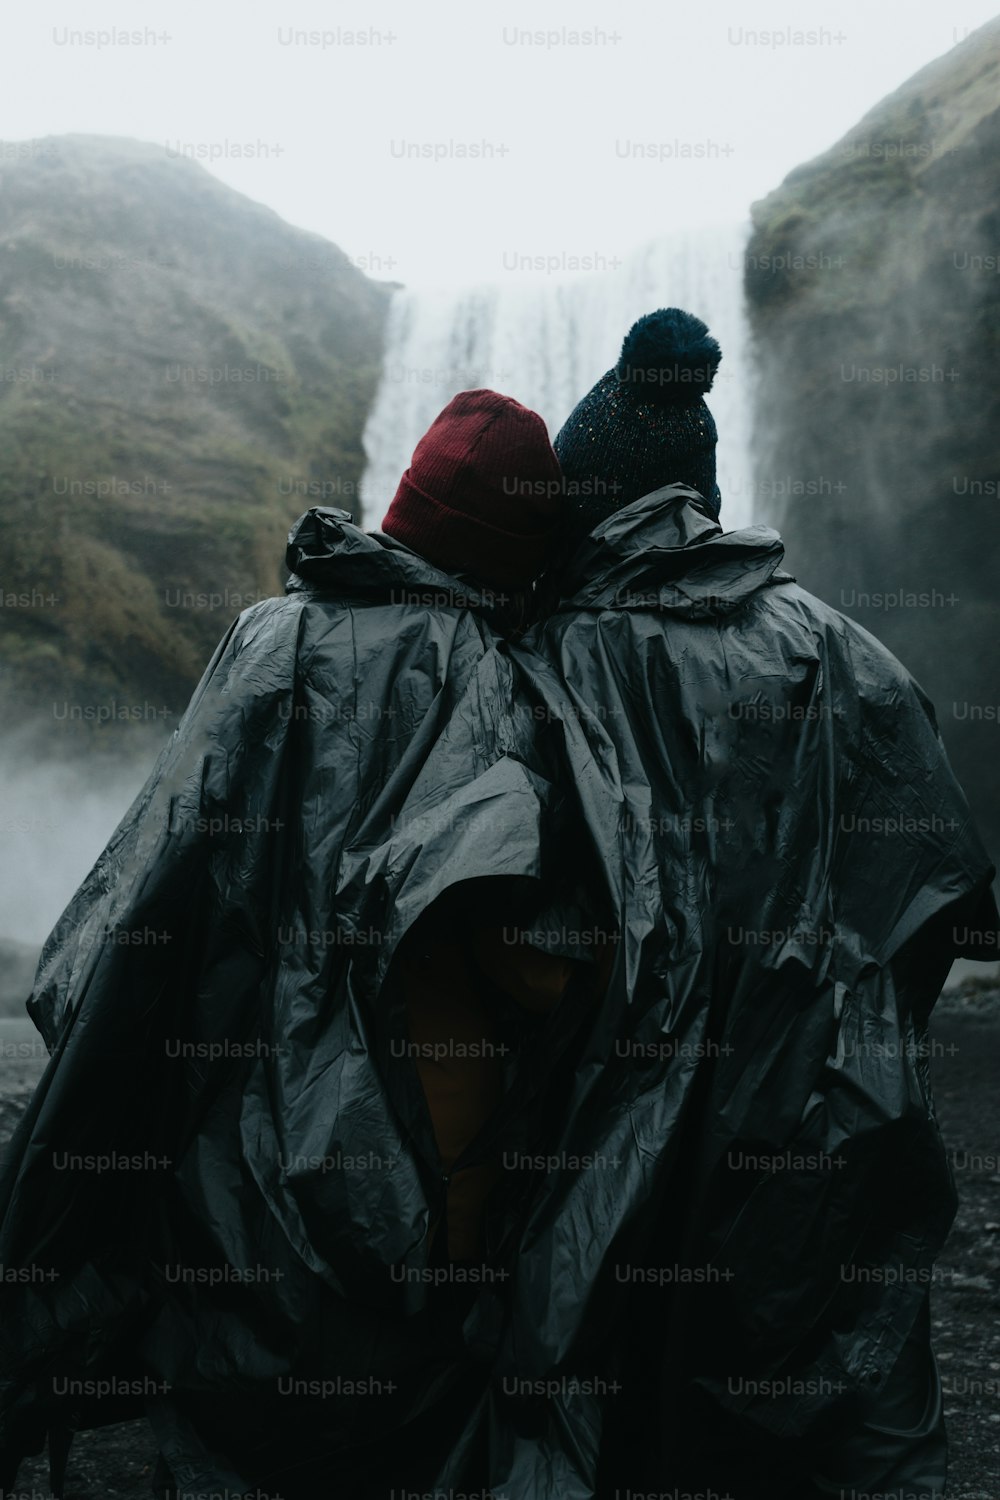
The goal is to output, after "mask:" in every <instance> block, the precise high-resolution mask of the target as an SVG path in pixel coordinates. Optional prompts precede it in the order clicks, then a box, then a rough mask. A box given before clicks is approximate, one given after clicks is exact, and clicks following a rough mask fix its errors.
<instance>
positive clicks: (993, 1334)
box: [0, 980, 1000, 1500]
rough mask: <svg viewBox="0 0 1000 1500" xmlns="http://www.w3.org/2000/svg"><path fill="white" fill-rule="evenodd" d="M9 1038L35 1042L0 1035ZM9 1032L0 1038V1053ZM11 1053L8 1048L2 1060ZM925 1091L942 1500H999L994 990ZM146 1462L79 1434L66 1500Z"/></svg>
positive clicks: (136, 1477)
mask: <svg viewBox="0 0 1000 1500" xmlns="http://www.w3.org/2000/svg"><path fill="white" fill-rule="evenodd" d="M7 1026H8V1027H11V1026H12V1027H14V1028H16V1035H17V1036H18V1037H30V1036H33V1035H34V1033H33V1032H32V1031H31V1028H30V1027H27V1028H25V1027H24V1023H20V1022H16V1023H7ZM14 1034H15V1033H14V1031H12V1030H5V1029H4V1028H0V1041H2V1040H3V1038H4V1037H5V1036H7V1037H12V1036H13V1035H14ZM0 1051H2V1054H6V1053H9V1051H10V1043H9V1042H8V1043H7V1045H6V1046H5V1047H4V1048H3V1049H0ZM932 1051H933V1061H932V1068H933V1074H934V1087H935V1094H936V1098H937V1104H938V1112H939V1115H940V1119H941V1125H942V1129H943V1130H944V1134H945V1138H946V1140H947V1142H948V1145H949V1148H950V1150H951V1152H952V1157H953V1162H954V1166H955V1176H956V1180H957V1183H958V1189H959V1195H960V1206H959V1211H958V1218H957V1220H956V1223H955V1227H954V1229H953V1231H952V1234H951V1238H950V1240H949V1242H948V1245H947V1248H946V1251H945V1254H944V1256H943V1257H942V1259H941V1262H940V1267H939V1278H938V1284H937V1286H936V1288H935V1290H934V1293H933V1302H932V1308H933V1317H934V1336H935V1347H936V1350H937V1355H938V1359H939V1361H940V1365H941V1373H942V1379H943V1382H944V1387H945V1392H946V1410H947V1415H948V1430H949V1434H950V1439H951V1482H950V1485H949V1490H948V1493H949V1497H950V1500H1000V1319H998V1317H997V1314H998V1312H1000V1089H998V1080H1000V988H998V987H996V986H995V985H993V984H984V983H982V982H977V981H975V980H971V981H966V982H964V983H963V984H961V985H960V986H959V987H958V988H957V989H955V990H953V991H950V992H948V993H947V994H946V995H945V997H944V998H943V999H942V1001H941V1002H940V1003H939V1005H938V1009H937V1011H936V1013H935V1023H934V1028H933V1033H932ZM41 1067H42V1062H41V1060H40V1058H39V1057H38V1056H34V1057H27V1058H25V1057H16V1056H15V1057H11V1056H9V1055H0V1144H2V1143H3V1142H5V1141H6V1140H8V1139H9V1137H10V1133H11V1131H12V1130H13V1128H14V1125H15V1123H16V1121H17V1119H18V1118H19V1116H20V1114H21V1112H22V1110H23V1109H24V1107H25V1105H26V1103H27V1101H28V1099H29V1098H30V1095H31V1091H32V1087H33V1083H34V1079H35V1078H36V1077H37V1076H38V1073H39V1072H40V1071H41ZM155 1461H156V1450H155V1446H154V1444H153V1441H152V1437H151V1434H150V1432H149V1429H148V1427H147V1426H146V1424H145V1423H143V1422H128V1423H123V1424H121V1425H120V1426H117V1427H106V1428H103V1429H100V1430H99V1431H97V1432H88V1433H80V1434H78V1435H77V1437H76V1438H75V1440H74V1443H73V1449H72V1453H71V1455H70V1465H69V1478H68V1482H67V1488H66V1495H65V1500H98V1497H100V1500H150V1489H149V1482H150V1476H151V1474H152V1472H153V1467H154V1465H155ZM49 1496H50V1490H49V1488H48V1485H47V1466H46V1464H45V1462H44V1460H42V1459H31V1460H27V1461H26V1462H25V1463H24V1464H22V1466H21V1472H20V1474H19V1476H18V1488H17V1490H16V1491H14V1492H13V1494H12V1497H11V1500H49Z"/></svg>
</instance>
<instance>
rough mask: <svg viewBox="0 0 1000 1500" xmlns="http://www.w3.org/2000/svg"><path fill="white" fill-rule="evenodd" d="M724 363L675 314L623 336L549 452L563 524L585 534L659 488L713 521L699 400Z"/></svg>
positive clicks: (707, 338) (710, 430)
mask: <svg viewBox="0 0 1000 1500" xmlns="http://www.w3.org/2000/svg"><path fill="white" fill-rule="evenodd" d="M721 358H722V351H721V350H720V348H719V346H718V344H717V343H716V341H715V339H714V338H712V337H711V335H710V334H709V331H708V329H707V327H706V326H705V324H704V323H703V322H702V321H701V319H700V318H696V317H694V315H693V314H692V313H687V312H682V311H681V309H680V308H679V307H665V308H660V309H659V311H658V312H652V313H647V315H646V316H645V317H644V318H640V319H639V321H638V322H637V323H634V324H633V325H632V327H631V328H630V330H629V332H628V334H627V336H626V338H625V342H624V343H623V345H622V352H621V356H620V357H619V360H618V363H617V365H616V366H615V368H614V369H613V370H608V372H607V373H606V374H605V375H602V376H601V378H600V380H599V381H598V382H597V384H596V385H595V386H594V387H593V389H592V390H590V391H588V393H587V395H586V396H584V398H583V400H582V401H580V402H579V403H578V405H577V406H575V407H574V409H573V411H572V412H571V413H570V415H569V416H568V417H567V419H566V421H565V422H564V423H563V426H562V428H561V429H560V432H559V435H558V437H557V438H556V440H555V443H554V444H553V446H554V448H555V450H556V454H557V456H558V458H559V462H560V464H561V466H562V471H563V484H564V493H565V495H566V508H567V511H568V513H569V514H568V516H567V522H568V525H569V526H570V527H571V528H572V529H573V530H574V531H583V532H588V531H591V530H593V528H594V527H595V526H596V525H597V524H598V523H599V522H600V521H602V520H604V518H605V517H606V516H608V515H610V514H611V513H612V511H615V510H620V509H621V507H622V506H623V505H629V504H631V502H632V501H633V500H638V499H639V498H640V496H642V495H648V494H650V493H651V492H652V491H653V490H656V489H659V488H660V487H661V486H662V485H665V484H688V485H690V486H691V488H692V489H695V490H697V491H698V493H699V494H700V495H701V496H702V497H703V498H704V499H705V500H706V501H707V502H708V504H709V506H710V507H711V509H712V510H713V511H714V512H715V514H716V515H718V512H719V507H720V504H721V496H720V494H719V488H718V485H717V484H716V482H715V445H716V442H717V441H718V433H717V432H716V428H715V422H714V420H713V418H712V413H711V412H710V411H709V409H708V407H707V406H706V405H705V401H704V399H703V397H704V393H705V392H706V391H709V390H711V388H712V381H713V380H714V379H715V372H716V370H717V369H718V367H719V361H720V359H721Z"/></svg>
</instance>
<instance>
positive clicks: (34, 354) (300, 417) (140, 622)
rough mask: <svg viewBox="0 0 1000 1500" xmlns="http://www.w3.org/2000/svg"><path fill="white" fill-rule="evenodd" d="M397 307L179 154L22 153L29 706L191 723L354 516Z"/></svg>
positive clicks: (15, 268) (13, 353)
mask: <svg viewBox="0 0 1000 1500" xmlns="http://www.w3.org/2000/svg"><path fill="white" fill-rule="evenodd" d="M388 298H389V288H388V287H387V286H385V285H381V284H378V283H375V282H373V281H370V280H369V279H368V278H367V277H366V276H364V275H363V274H362V272H361V271H360V270H358V269H357V268H356V267H355V266H354V265H353V264H352V263H351V262H350V261H349V260H348V258H347V257H346V256H345V255H344V254H343V253H342V252H341V251H340V250H338V249H337V248H336V247H335V246H334V245H332V244H329V243H328V242H327V241H325V240H323V239H322V238H320V237H319V236H317V235H313V234H307V233H304V232H302V231H300V230H297V229H294V228H292V227H291V226H289V225H288V224H286V223H284V222H283V221H282V220H281V219H280V218H278V216H277V215H276V214H274V213H272V212H271V211H270V210H269V209H266V208H264V207H262V206H261V205H259V204H257V203H253V202H251V201H250V200H249V199H247V198H245V197H243V196H242V195H241V194H239V193H236V192H234V191H232V190H231V189H230V188H227V187H225V186H224V185H223V184H222V183H220V182H218V181H217V180H216V179H215V178H213V177H212V176H211V175H210V174H209V173H208V172H206V171H205V170H204V168H202V167H201V166H199V165H197V164H196V163H194V162H193V161H190V160H187V159H185V158H183V157H178V156H171V155H170V154H169V152H168V151H167V150H166V149H165V148H163V147H157V146H153V145H148V144H140V143H138V142H135V141H129V140H121V139H111V138H102V137H90V136H68V137H54V138H50V139H47V140H40V141H31V142H21V143H10V142H8V143H3V144H0V603H2V608H0V660H2V663H3V667H2V677H0V688H2V689H4V696H5V697H8V698H9V697H10V696H11V695H14V696H15V697H16V698H18V699H19V700H20V701H21V702H22V703H26V704H27V705H28V706H29V707H34V708H35V709H36V710H37V711H38V712H40V713H42V714H48V715H50V716H51V713H52V709H51V704H52V702H53V701H56V700H58V701H59V702H61V703H62V704H65V703H67V702H68V703H69V704H70V706H71V707H72V706H75V707H77V708H80V709H83V710H86V709H89V710H91V713H92V717H95V718H96V717H97V716H98V715H99V713H100V712H101V711H102V706H103V710H104V711H106V712H108V713H112V712H113V713H115V714H117V716H118V718H122V717H123V715H124V713H125V712H127V711H130V710H131V711H133V713H134V711H135V710H137V709H141V707H142V705H146V708H147V710H150V709H152V708H158V707H159V706H166V707H167V708H169V709H170V710H172V711H176V710H177V709H178V708H180V707H181V706H183V703H184V702H185V701H186V698H187V696H188V694H189V692H190V690H191V687H192V685H193V683H194V682H195V680H196V679H197V677H198V675H199V673H200V671H201V669H202V667H203V666H204V663H205V661H206V659H207V656H208V654H209V653H210V651H211V649H212V647H213V646H214V645H215V643H216V641H217V640H218V638H219V637H220V635H221V634H222V632H223V630H224V629H225V626H226V625H227V624H228V622H229V620H230V619H231V618H232V617H233V616H234V615H235V614H237V613H238V611H239V609H240V608H242V607H243V605H244V604H246V603H250V602H252V601H253V600H255V599H257V598H259V597H261V596H263V595H267V594H272V593H276V592H280V590H281V586H282V579H283V572H282V569H281V559H282V553H283V547H284V536H285V532H286V530H287V527H288V524H289V522H290V521H291V520H292V519H294V517H295V516H296V515H297V514H299V513H300V512H301V511H302V510H304V509H305V508H306V507H307V506H308V505H310V504H315V503H317V498H316V497H317V495H319V496H320V503H331V504H343V505H345V506H346V507H347V508H349V509H350V508H353V507H354V497H355V496H356V494H357V491H358V482H359V480H360V477H361V471H362V468H363V465H364V453H363V450H362V445H361V434H362V431H363V427H364V422H365V418H366V416H367V413H368V409H369V406H370V404H371V401H372V398H373V395H374V391H375V386H376V383H377V379H378V372H379V368H380V360H381V351H382V334H383V326H384V320H385V313H386V309H387V304H388ZM112 704H113V705H114V707H113V708H111V707H110V706H109V705H112ZM65 711H66V712H68V711H69V710H68V709H67V710H65ZM50 722H51V718H50Z"/></svg>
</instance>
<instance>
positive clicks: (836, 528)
mask: <svg viewBox="0 0 1000 1500" xmlns="http://www.w3.org/2000/svg"><path fill="white" fill-rule="evenodd" d="M753 224H754V229H753V233H752V236H751V239H750V243H749V245H748V250H747V262H746V289H747V295H748V300H749V306H750V316H751V323H752V328H753V332H754V341H755V346H756V354H757V359H758V364H759V372H760V382H759V389H758V391H757V396H756V401H757V411H756V421H755V432H756V435H757V480H758V497H757V504H756V512H757V517H758V519H761V520H765V521H768V522H771V523H773V524H774V525H776V526H777V527H778V528H779V529H780V530H781V532H782V533H783V535H784V538H785V541H786V545H787V565H788V566H789V567H790V568H791V570H792V571H793V572H794V573H795V574H796V575H797V577H798V579H799V581H800V582H801V583H802V584H804V585H805V586H806V587H807V588H810V589H812V590H813V591H814V592H815V593H817V594H819V595H820V596H821V597H822V598H824V599H826V600H827V601H828V602H829V603H831V604H833V605H835V606H836V607H837V608H839V609H842V610H843V611H844V612H845V613H846V614H849V615H851V616H853V617H854V618H855V619H857V620H858V621H860V623H861V624H863V625H864V626H865V627H866V628H867V629H869V630H871V631H872V632H873V633H874V634H875V635H877V636H878V637H879V638H880V639H881V640H883V641H884V642H885V643H886V644H887V645H888V646H889V647H890V649H891V650H893V651H894V652H895V653H896V654H897V655H898V656H899V657H900V658H901V659H902V660H903V661H904V662H905V663H906V665H907V666H908V667H909V668H910V670H911V671H912V672H913V673H914V675H915V676H916V677H917V679H918V680H919V681H920V682H921V684H922V686H923V687H924V688H925V689H926V690H927V692H928V693H929V694H930V695H931V697H932V698H933V699H934V701H935V703H936V705H937V710H938V719H939V723H940V726H941V731H942V734H943V735H944V738H945V741H946V743H947V745H948V747H949V751H950V754H951V759H952V763H953V765H954V767H955V770H956V772H957V774H958V775H959V777H960V779H961V780H962V782H963V784H964V785H965V787H966V790H967V791H968V793H969V796H970V800H971V801H972V803H973V807H974V810H975V812H976V813H977V815H978V817H979V819H980V822H981V824H982V826H983V830H984V833H985V834H986V837H987V839H988V841H989V842H990V844H991V847H992V849H993V850H994V851H1000V793H998V790H997V779H996V775H995V770H994V768H995V765H996V763H997V760H998V756H1000V674H998V670H997V668H998V662H1000V644H998V643H1000V601H998V568H997V561H996V558H997V546H996V535H997V526H998V521H1000V378H998V371H1000V358H998V356H1000V20H997V21H993V22H990V24H989V25H987V26H985V27H983V28H981V29H980V30H979V31H977V32H974V33H973V34H972V35H971V36H969V37H968V38H967V39H966V40H965V41H964V42H962V43H961V44H960V45H959V46H957V47H955V48H954V49H953V50H952V51H951V52H949V53H948V54H947V55H946V56H945V57H943V58H941V59H939V60H938V61H937V62H935V63H933V64H932V65H931V66H930V67H928V68H925V69H923V70H922V71H921V72H920V73H918V74H917V75H916V77H914V78H913V79H911V80H910V81H909V82H908V83H907V84H905V85H904V86H903V87H902V88H901V89H899V90H898V92H897V93H895V94H893V95H891V96H890V97H889V98H888V99H886V100H884V101H883V102H882V103H881V104H880V105H878V107H877V108H876V109H874V110H872V111H871V113H870V114H868V115H867V116H866V117H865V118H864V119H863V120H862V121H861V123H860V124H859V125H858V126H857V127H856V128H855V129H854V130H852V131H851V132H850V133H849V134H848V135H847V136H845V137H844V139H843V140H842V141H841V142H839V144H838V145H836V146H835V147H834V148H833V149H832V150H831V151H828V152H827V153H826V154H825V155H823V156H821V157H818V158H817V159H816V160H815V161H812V162H809V163H808V164H807V165H805V166H802V167H799V168H797V169H796V170H795V171H794V172H792V173H791V174H790V176H789V177H788V178H787V179H786V180H785V182H784V183H783V184H782V186H781V187H780V188H779V189H778V190H777V191H776V192H774V193H772V194H771V195H770V196H769V197H768V198H766V199H764V200H763V201H762V202H761V203H758V204H755V205H754V209H753Z"/></svg>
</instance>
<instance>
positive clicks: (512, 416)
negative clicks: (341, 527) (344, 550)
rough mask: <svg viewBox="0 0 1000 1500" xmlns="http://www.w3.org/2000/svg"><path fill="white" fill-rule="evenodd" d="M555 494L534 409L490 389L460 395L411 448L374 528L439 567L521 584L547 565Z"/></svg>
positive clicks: (551, 464)
mask: <svg viewBox="0 0 1000 1500" xmlns="http://www.w3.org/2000/svg"><path fill="white" fill-rule="evenodd" d="M561 495H562V475H561V472H560V469H559V460H558V459H557V458H556V456H555V453H554V452H553V449H552V444H551V443H550V442H549V436H548V433H547V432H546V430H545V423H544V422H543V421H542V419H541V417H540V416H539V415H538V413H537V412H534V411H529V409H528V408H527V407H526V406H522V405H521V403H520V402H519V401H514V400H513V399H512V398H511V397H510V396H500V395H498V394H497V392H496V391H461V392H460V393H459V394H458V395H457V396H456V397H455V398H454V400H452V401H449V402H448V405H447V406H446V407H445V409H444V411H443V412H442V413H441V415H440V416H439V417H437V418H435V420H434V421H433V422H432V423H431V425H430V427H429V428H428V429H427V431H426V432H425V433H424V435H423V437H422V438H421V439H420V441H419V443H418V444H417V446H416V448H415V450H414V453H413V459H412V461H411V463H410V467H409V468H408V469H407V471H406V473H405V474H404V475H403V477H402V479H401V480H400V481H399V488H398V489H397V491H396V494H395V496H394V497H393V501H392V504H391V505H390V506H389V510H388V513H387V514H386V518H385V520H384V521H383V522H382V530H383V531H385V532H386V533H387V534H388V535H389V536H391V537H395V539H396V541H398V542H402V543H403V545H404V546H406V547H409V548H411V549H412V551H414V552H419V553H420V555H421V557H425V558H426V559H427V561H428V562H431V563H433V564H434V566H435V567H438V568H441V569H442V570H443V571H444V572H446V573H452V572H462V573H470V574H472V576H473V577H474V578H476V579H478V580H479V581H480V582H481V583H483V584H485V585H486V586H487V587H488V588H491V589H523V588H527V587H528V585H529V584H530V583H531V581H532V579H534V578H535V577H537V575H538V574H539V573H540V572H541V570H542V567H543V565H544V563H545V560H546V556H547V553H548V548H549V543H550V542H551V540H552V537H553V534H554V531H555V527H556V522H557V520H558V518H559V513H560V505H561Z"/></svg>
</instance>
